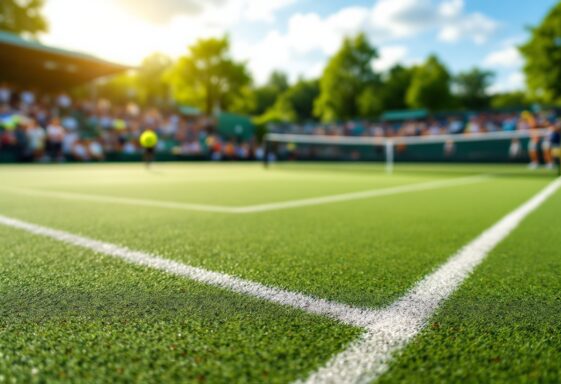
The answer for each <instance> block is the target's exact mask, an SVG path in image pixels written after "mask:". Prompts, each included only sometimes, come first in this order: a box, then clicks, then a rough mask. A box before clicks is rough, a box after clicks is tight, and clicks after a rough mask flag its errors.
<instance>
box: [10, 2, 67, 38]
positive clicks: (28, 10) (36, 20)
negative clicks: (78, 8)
mask: <svg viewBox="0 0 561 384" xmlns="http://www.w3.org/2000/svg"><path fill="white" fill-rule="evenodd" d="M43 3H44V0H23V1H18V0H2V1H0V30H4V31H8V32H11V33H15V34H18V35H20V34H24V35H30V36H33V37H36V36H37V34H39V33H41V32H46V31H47V29H48V25H47V21H46V20H45V18H44V17H43V15H42V14H41V9H42V8H43ZM69 17H70V16H69Z"/></svg>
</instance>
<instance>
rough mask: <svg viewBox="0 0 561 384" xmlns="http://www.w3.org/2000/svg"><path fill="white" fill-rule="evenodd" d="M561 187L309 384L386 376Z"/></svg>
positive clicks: (513, 216)
mask: <svg viewBox="0 0 561 384" xmlns="http://www.w3.org/2000/svg"><path fill="white" fill-rule="evenodd" d="M560 187H561V179H557V180H556V181H554V182H553V183H551V184H550V185H548V186H547V187H546V188H545V189H543V190H542V191H541V192H539V193H538V194H537V195H535V196H534V197H533V198H531V199H530V200H529V201H527V202H526V203H524V204H523V205H522V206H520V207H519V208H517V209H516V210H514V211H513V212H511V213H510V214H508V215H507V216H505V217H504V218H503V219H501V220H500V221H499V222H498V223H496V224H495V225H493V226H492V227H491V228H489V229H487V230H486V231H485V232H483V233H482V234H481V235H480V236H479V237H477V238H476V239H475V240H473V241H472V242H471V243H469V244H468V245H466V246H465V247H464V248H462V249H461V250H460V251H459V252H458V253H457V254H456V255H455V256H453V257H452V258H451V259H450V260H449V261H448V262H446V263H445V264H444V265H442V266H441V267H440V268H438V269H437V270H436V271H435V272H433V273H431V274H430V275H428V276H426V277H425V278H424V279H423V280H421V281H420V282H419V283H418V284H417V285H415V287H413V289H412V290H411V291H409V293H407V294H406V295H405V296H404V297H403V298H401V299H400V300H398V301H397V302H395V303H394V304H392V305H391V306H390V307H389V308H387V309H385V310H381V311H379V312H378V314H377V316H376V318H375V319H374V320H373V321H372V322H371V323H370V324H368V325H367V327H366V332H365V334H364V335H363V336H362V337H361V339H360V340H359V341H357V342H354V343H352V344H351V346H350V347H349V348H348V349H347V350H345V351H343V352H341V353H340V354H339V355H337V356H335V357H334V358H332V359H331V360H330V361H329V362H328V363H327V365H326V366H324V367H323V368H321V369H319V370H318V371H317V372H315V373H313V374H312V375H311V376H310V377H309V378H308V379H307V380H306V383H307V384H316V383H322V384H324V383H333V384H335V383H337V384H344V383H353V384H355V383H370V382H372V381H373V380H375V379H376V378H378V377H379V376H380V375H382V374H383V373H384V372H386V371H387V369H388V364H389V362H390V361H391V359H392V356H393V355H394V354H395V353H396V352H397V351H399V350H400V349H402V348H404V347H405V346H406V345H407V343H409V342H410V341H411V340H412V339H413V338H414V337H415V336H416V335H417V334H418V333H419V332H420V331H421V330H422V329H423V328H424V326H425V325H426V323H427V321H428V320H429V318H430V317H431V316H432V315H433V314H434V313H435V311H436V309H437V308H438V306H439V305H440V304H441V303H442V302H443V301H444V300H446V299H447V298H448V297H449V296H450V295H451V294H452V293H453V292H454V291H455V290H456V289H457V288H458V287H459V286H460V285H461V284H462V282H463V281H464V280H465V279H466V278H467V277H468V276H469V275H470V274H471V273H472V271H473V270H474V269H475V268H476V267H477V266H478V265H479V264H481V262H482V261H483V260H484V259H485V257H486V256H487V255H488V254H489V252H490V251H491V250H493V249H494V248H495V247H496V246H497V245H498V244H499V243H500V242H501V241H502V240H504V239H505V238H506V237H507V236H508V235H509V234H510V233H511V232H512V231H513V230H514V229H516V227H518V225H519V224H520V223H521V222H522V220H523V219H524V218H525V217H527V216H528V215H529V214H530V213H532V212H533V211H534V210H535V209H537V208H538V207H539V206H540V205H541V204H542V203H543V202H544V201H546V200H547V199H548V198H549V197H550V196H552V195H553V194H554V193H555V192H556V191H557V190H558V189H559V188H560Z"/></svg>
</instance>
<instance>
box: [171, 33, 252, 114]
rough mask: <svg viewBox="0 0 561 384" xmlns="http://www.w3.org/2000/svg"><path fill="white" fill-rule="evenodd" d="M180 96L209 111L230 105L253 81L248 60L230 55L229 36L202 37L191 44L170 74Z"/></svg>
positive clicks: (182, 100)
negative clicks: (235, 58) (238, 59)
mask: <svg viewBox="0 0 561 384" xmlns="http://www.w3.org/2000/svg"><path fill="white" fill-rule="evenodd" d="M168 79H169V82H170V84H171V85H172V88H173V91H174V95H175V98H176V100H178V101H181V102H185V103H188V104H191V105H194V106H197V107H199V108H201V109H202V110H203V111H204V112H205V113H206V114H207V115H211V114H212V113H213V112H214V111H215V109H228V107H229V106H230V105H231V104H232V103H233V102H234V100H235V99H236V98H237V97H240V96H241V95H242V94H243V92H244V90H245V89H246V88H247V87H248V86H249V85H250V83H251V77H250V74H249V72H248V70H247V67H246V64H245V63H241V62H236V61H234V60H233V59H232V58H231V57H230V41H229V40H228V38H227V37H223V38H210V39H202V40H199V41H198V42H196V43H195V44H194V45H192V46H191V47H190V48H189V54H188V55H186V56H184V57H181V58H180V59H179V60H178V61H177V63H176V64H175V65H174V67H173V68H172V70H171V71H170V75H169V77H168Z"/></svg>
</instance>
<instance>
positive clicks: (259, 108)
mask: <svg viewBox="0 0 561 384" xmlns="http://www.w3.org/2000/svg"><path fill="white" fill-rule="evenodd" d="M288 87H289V84H288V78H287V76H286V74H285V73H283V72H279V71H275V72H273V73H272V74H271V76H270V78H269V80H268V81H267V83H266V84H265V85H263V86H261V87H257V88H256V89H255V90H254V94H255V110H254V111H253V112H254V114H255V115H262V114H263V113H265V111H267V110H268V109H269V108H271V107H272V106H273V105H274V104H275V102H276V101H277V99H278V98H279V96H280V95H281V94H282V93H283V92H285V91H286V90H287V89H288Z"/></svg>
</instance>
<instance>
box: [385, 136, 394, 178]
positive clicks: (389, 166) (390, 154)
mask: <svg viewBox="0 0 561 384" xmlns="http://www.w3.org/2000/svg"><path fill="white" fill-rule="evenodd" d="M393 168H394V142H393V140H386V173H387V174H388V175H391V174H393Z"/></svg>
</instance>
